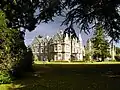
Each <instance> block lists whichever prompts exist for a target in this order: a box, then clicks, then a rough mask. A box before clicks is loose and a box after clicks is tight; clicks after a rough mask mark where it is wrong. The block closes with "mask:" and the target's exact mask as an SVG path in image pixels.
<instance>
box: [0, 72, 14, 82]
mask: <svg viewBox="0 0 120 90" xmlns="http://www.w3.org/2000/svg"><path fill="white" fill-rule="evenodd" d="M12 80H13V78H12V77H11V76H10V74H9V73H8V72H6V71H0V84H7V83H11V82H12Z"/></svg>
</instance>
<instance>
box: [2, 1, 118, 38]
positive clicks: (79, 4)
mask: <svg viewBox="0 0 120 90" xmlns="http://www.w3.org/2000/svg"><path fill="white" fill-rule="evenodd" d="M119 5H120V0H0V9H1V10H3V11H4V12H5V14H6V17H7V18H8V20H9V22H8V26H9V27H12V28H19V27H23V28H25V29H28V30H29V31H32V30H34V28H35V27H36V25H37V24H38V23H40V22H48V21H50V20H53V17H55V16H64V18H65V19H64V21H63V23H62V25H63V24H64V25H67V26H68V27H67V29H66V31H68V32H71V31H74V27H73V25H74V24H76V25H77V26H78V27H79V28H80V29H81V30H84V31H85V32H86V33H88V32H89V29H90V28H94V27H95V25H96V24H97V23H100V24H101V25H102V27H103V29H105V31H106V33H107V34H108V35H109V36H110V37H112V38H113V39H114V40H118V39H119V38H120V13H119V11H120V6H119ZM73 33H74V32H73Z"/></svg>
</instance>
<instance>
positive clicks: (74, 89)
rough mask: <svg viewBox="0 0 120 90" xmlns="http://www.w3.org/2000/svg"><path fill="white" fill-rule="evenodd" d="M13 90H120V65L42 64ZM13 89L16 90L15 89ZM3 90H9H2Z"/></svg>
mask: <svg viewBox="0 0 120 90" xmlns="http://www.w3.org/2000/svg"><path fill="white" fill-rule="evenodd" d="M34 68H35V72H34V73H27V74H26V76H25V77H24V78H21V79H20V80H16V81H15V82H13V84H12V85H8V87H10V88H11V89H10V90H120V72H119V71H120V70H119V69H120V64H119V63H118V64H117V63H115V64H113V63H112V64H110V63H109V64H108V63H107V64H105V63H104V64H103V63H102V64H100V63H99V64H91V63H90V64H89V63H88V64H84V63H83V64H68V63H66V64H65V63H64V64H59V63H58V64H50V63H49V64H45V65H44V64H42V63H41V62H37V63H36V64H35V65H34ZM12 88H13V89H12ZM0 90H9V89H1V86H0Z"/></svg>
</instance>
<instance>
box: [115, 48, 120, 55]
mask: <svg viewBox="0 0 120 90" xmlns="http://www.w3.org/2000/svg"><path fill="white" fill-rule="evenodd" d="M116 54H117V55H120V48H119V47H116Z"/></svg>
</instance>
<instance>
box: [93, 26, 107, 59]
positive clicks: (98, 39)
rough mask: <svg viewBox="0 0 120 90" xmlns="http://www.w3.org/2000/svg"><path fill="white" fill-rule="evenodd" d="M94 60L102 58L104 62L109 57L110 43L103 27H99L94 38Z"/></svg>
mask: <svg viewBox="0 0 120 90" xmlns="http://www.w3.org/2000/svg"><path fill="white" fill-rule="evenodd" d="M92 43H93V49H94V54H93V57H94V58H101V59H102V61H104V59H105V58H106V57H108V56H109V50H108V49H109V43H108V41H107V40H106V37H105V34H104V30H103V28H102V26H100V25H98V26H97V27H96V30H95V32H94V34H93V38H92Z"/></svg>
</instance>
